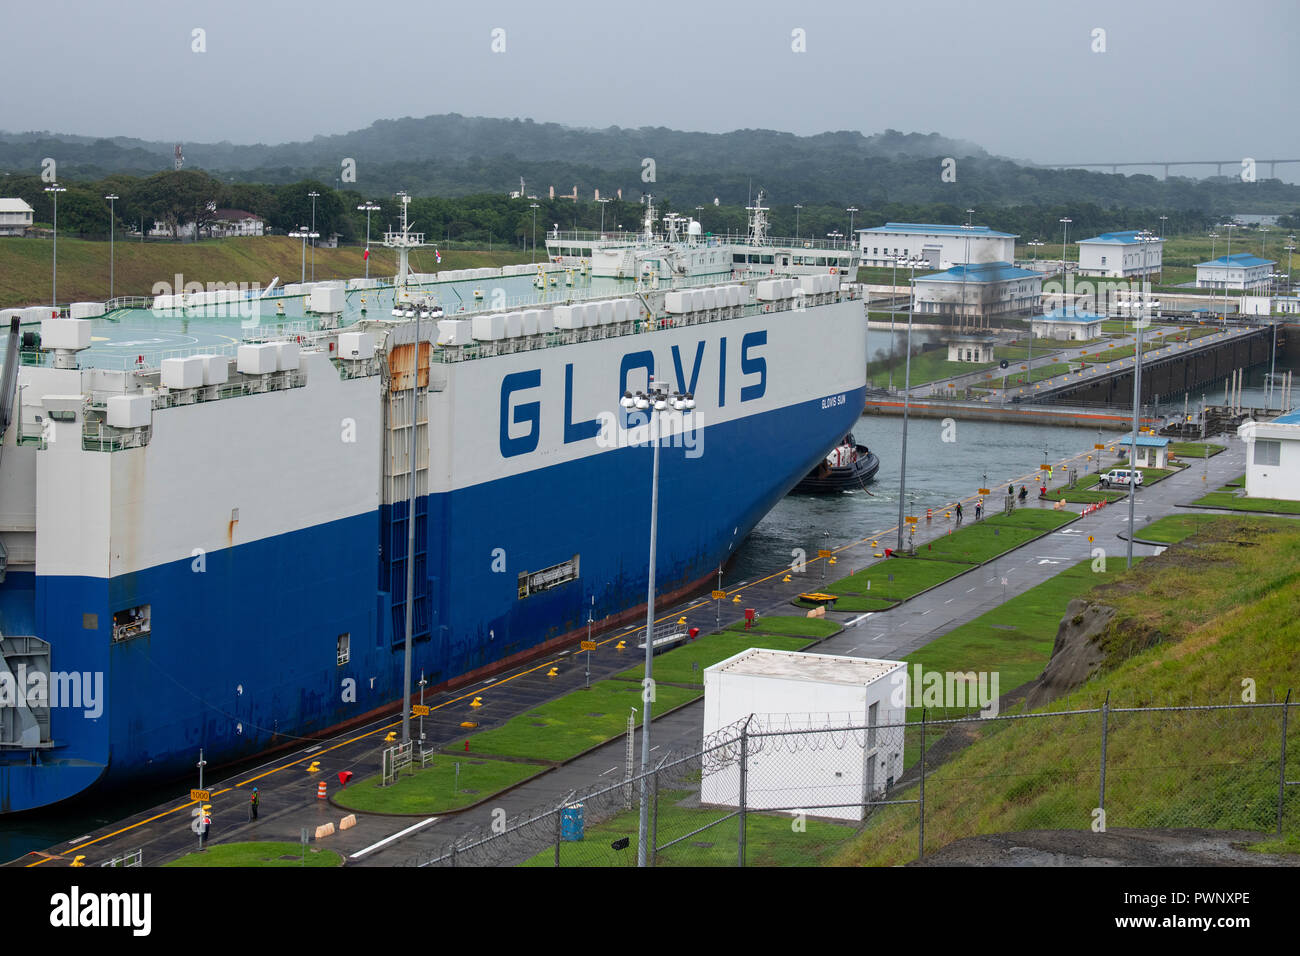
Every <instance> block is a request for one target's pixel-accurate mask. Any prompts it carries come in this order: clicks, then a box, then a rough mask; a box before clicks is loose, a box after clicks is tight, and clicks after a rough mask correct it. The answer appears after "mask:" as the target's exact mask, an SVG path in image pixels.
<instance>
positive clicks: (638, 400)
mask: <svg viewBox="0 0 1300 956" xmlns="http://www.w3.org/2000/svg"><path fill="white" fill-rule="evenodd" d="M619 404H620V405H621V406H622V407H623V408H624V409H626V410H628V411H631V410H632V409H636V410H637V411H642V412H645V413H646V427H647V430H648V432H649V435H650V441H651V443H652V444H653V445H654V464H653V465H652V470H651V478H650V568H649V583H648V584H647V586H646V615H645V680H646V683H645V686H646V687H654V684H653V683H652V677H651V669H652V667H653V666H654V663H653V662H654V623H655V561H656V557H657V556H656V553H655V549H656V547H657V545H658V528H659V435H658V432H657V430H656V429H655V427H654V426H655V422H656V419H655V415H654V413H655V412H663V411H667V410H668V409H669V408H670V407H671V408H672V409H673V410H674V411H678V412H685V411H689V410H691V409H693V408H694V407H695V397H694V396H693V395H692V394H690V393H689V392H688V393H687V394H685V395H683V394H681V393H680V392H674V393H673V394H672V397H671V398H670V397H669V395H668V384H667V383H666V382H657V381H655V379H654V378H653V377H652V378H651V379H650V382H649V385H648V386H647V391H645V392H637V393H636V395H633V394H632V393H631V392H624V393H623V397H622V398H621V399H619ZM646 697H653V694H649V695H644V696H643V698H642V699H643V702H644V704H645V709H644V710H643V711H642V715H641V821H640V824H639V828H638V830H637V851H636V862H637V866H645V865H646V837H647V835H648V834H649V832H650V831H649V810H650V800H649V794H648V793H647V790H646V788H647V786H648V781H647V778H648V776H649V771H650V708H651V703H652V701H651V700H648V699H645V698H646Z"/></svg>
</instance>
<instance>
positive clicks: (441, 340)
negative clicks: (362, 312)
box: [339, 319, 474, 351]
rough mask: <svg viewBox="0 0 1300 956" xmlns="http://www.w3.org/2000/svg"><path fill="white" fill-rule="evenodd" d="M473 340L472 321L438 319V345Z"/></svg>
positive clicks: (464, 342) (340, 346) (457, 343)
mask: <svg viewBox="0 0 1300 956" xmlns="http://www.w3.org/2000/svg"><path fill="white" fill-rule="evenodd" d="M339 338H340V340H341V339H342V338H343V336H339ZM473 341H474V333H473V323H471V322H470V320H469V319H439V320H438V344H439V345H469V344H470V343H471V342H473ZM342 347H343V346H342V344H340V345H339V348H342ZM372 351H373V350H372Z"/></svg>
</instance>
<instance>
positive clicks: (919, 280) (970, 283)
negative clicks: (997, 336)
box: [916, 262, 1043, 328]
mask: <svg viewBox="0 0 1300 956" xmlns="http://www.w3.org/2000/svg"><path fill="white" fill-rule="evenodd" d="M1042 301H1043V277H1042V276H1041V275H1039V274H1038V273H1037V272H1030V271H1029V270H1028V269H1021V268H1019V267H1018V266H1013V265H1012V264H1011V263H1009V262H981V263H977V264H972V265H957V266H953V267H952V268H951V269H946V270H945V271H943V272H935V273H931V274H930V275H923V276H917V277H916V315H917V318H919V319H921V320H924V319H925V318H927V317H937V318H938V319H940V321H941V322H943V323H945V324H949V325H955V326H958V327H972V328H979V327H985V328H987V327H988V325H989V323H990V322H991V320H993V319H1001V318H1012V317H1022V316H1027V315H1032V314H1034V313H1036V312H1038V311H1040V309H1041V308H1042Z"/></svg>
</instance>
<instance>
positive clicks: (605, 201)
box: [596, 199, 610, 238]
mask: <svg viewBox="0 0 1300 956" xmlns="http://www.w3.org/2000/svg"><path fill="white" fill-rule="evenodd" d="M596 202H598V203H600V234H601V236H602V238H603V237H604V235H605V206H606V205H607V204H608V203H609V202H610V200H608V199H597V200H596Z"/></svg>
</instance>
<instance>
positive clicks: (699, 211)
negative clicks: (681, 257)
mask: <svg viewBox="0 0 1300 956" xmlns="http://www.w3.org/2000/svg"><path fill="white" fill-rule="evenodd" d="M695 212H696V215H697V216H698V217H699V218H697V219H696V220H695V221H696V222H698V223H699V224H700V231H701V232H703V231H704V222H703V219H704V207H703V206H696V207H695Z"/></svg>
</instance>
